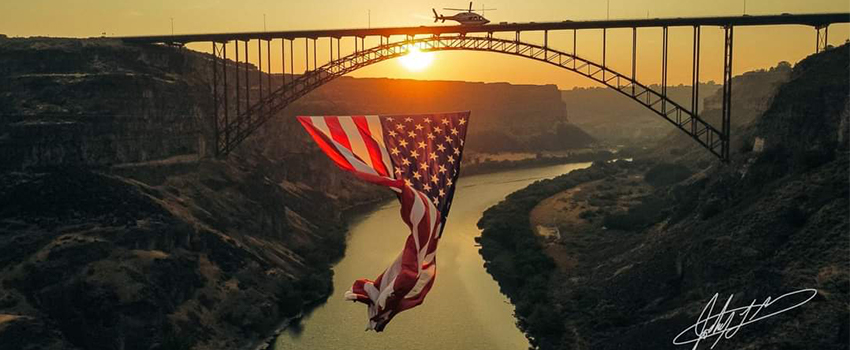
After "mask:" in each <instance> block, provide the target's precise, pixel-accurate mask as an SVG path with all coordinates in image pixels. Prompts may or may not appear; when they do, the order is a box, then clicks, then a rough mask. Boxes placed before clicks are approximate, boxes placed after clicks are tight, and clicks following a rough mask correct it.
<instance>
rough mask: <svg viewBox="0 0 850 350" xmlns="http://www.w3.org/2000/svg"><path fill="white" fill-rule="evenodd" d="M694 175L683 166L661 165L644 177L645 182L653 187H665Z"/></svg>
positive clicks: (650, 170) (653, 168)
mask: <svg viewBox="0 0 850 350" xmlns="http://www.w3.org/2000/svg"><path fill="white" fill-rule="evenodd" d="M691 175H693V172H691V170H690V169H688V168H687V167H685V166H684V165H681V164H673V163H661V164H658V165H656V166H654V167H652V168H651V169H649V171H647V172H646V174H645V175H644V181H646V182H647V183H648V184H650V185H652V186H653V187H663V186H669V185H672V184H675V183H677V182H680V181H682V180H684V179H687V178H689V177H691Z"/></svg>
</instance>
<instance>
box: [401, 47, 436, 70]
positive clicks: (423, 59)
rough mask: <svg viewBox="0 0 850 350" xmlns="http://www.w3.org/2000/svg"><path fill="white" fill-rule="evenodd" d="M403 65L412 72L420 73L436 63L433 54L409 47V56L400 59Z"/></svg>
mask: <svg viewBox="0 0 850 350" xmlns="http://www.w3.org/2000/svg"><path fill="white" fill-rule="evenodd" d="M399 60H400V61H401V65H402V66H404V68H407V70H409V71H411V72H418V71H421V70H423V69H425V68H428V67H429V66H430V65H431V62H434V53H433V52H422V51H419V48H418V47H416V46H411V47H408V49H407V55H404V56H401V58H399Z"/></svg>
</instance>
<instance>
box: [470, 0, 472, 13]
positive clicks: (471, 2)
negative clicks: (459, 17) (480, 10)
mask: <svg viewBox="0 0 850 350" xmlns="http://www.w3.org/2000/svg"><path fill="white" fill-rule="evenodd" d="M469 12H472V1H470V2H469Z"/></svg>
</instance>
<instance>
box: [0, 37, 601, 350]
mask: <svg viewBox="0 0 850 350" xmlns="http://www.w3.org/2000/svg"><path fill="white" fill-rule="evenodd" d="M249 68H250V67H249ZM207 69H209V60H208V57H207V56H206V55H203V54H199V53H196V52H192V51H188V50H185V49H177V48H170V47H162V46H152V47H151V46H128V45H123V44H121V43H120V42H118V41H115V40H110V39H93V40H71V39H51V38H32V39H8V38H5V37H4V38H0V170H2V173H0V203H2V206H0V262H2V263H0V349H3V350H5V349H234V348H242V347H246V346H250V345H254V344H255V342H254V341H255V340H256V339H257V338H260V337H265V336H267V335H269V334H270V333H271V332H272V331H273V330H274V329H275V328H276V327H277V326H278V325H279V324H280V322H281V321H283V320H284V319H286V318H287V317H290V316H293V315H297V314H299V313H300V312H301V311H302V310H304V309H305V308H306V307H307V306H305V305H306V304H308V303H309V302H313V301H316V300H320V299H321V298H322V297H323V296H324V295H327V293H328V291H329V288H330V286H331V284H330V270H329V266H330V265H329V264H330V263H331V262H333V261H334V260H335V259H337V258H339V257H340V256H341V255H342V254H343V250H344V242H345V232H346V231H345V227H344V222H345V220H344V218H343V217H341V214H340V213H341V212H342V211H343V210H344V209H346V208H350V207H351V206H353V205H357V204H362V203H369V202H374V201H377V200H382V199H386V198H388V197H387V196H388V193H387V192H386V191H381V190H380V189H377V188H375V187H371V186H367V185H365V184H363V183H362V182H360V181H357V180H356V179H353V178H352V177H350V176H348V175H346V174H344V173H342V172H341V171H339V170H337V169H336V168H335V167H334V166H333V165H332V164H331V163H330V161H328V160H327V159H326V157H325V156H323V155H322V154H321V153H320V151H319V150H318V148H317V147H315V145H314V144H313V143H312V142H311V141H310V140H309V139H308V137H307V135H306V133H304V132H303V130H301V127H300V126H299V125H298V124H297V123H295V122H293V119H292V118H291V117H292V116H294V115H295V114H296V113H297V114H306V115H322V114H337V115H347V114H353V113H364V112H373V113H392V112H402V111H404V112H415V111H441V110H455V109H472V110H473V111H474V112H475V113H476V115H478V118H477V120H480V122H478V123H479V125H480V126H477V127H476V129H479V128H480V129H481V130H482V131H481V132H480V133H479V136H480V137H482V138H481V140H482V141H473V142H478V143H479V146H476V147H479V149H480V150H484V151H487V150H491V149H492V150H498V149H497V148H496V145H499V146H500V145H501V143H498V144H497V143H495V142H492V143H488V141H486V140H485V139H484V138H485V136H482V135H490V134H495V133H498V132H499V131H498V130H500V129H504V128H505V127H507V126H510V127H517V128H518V130H521V132H517V133H515V134H513V135H512V137H515V138H514V141H515V143H514V145H513V146H510V147H514V148H516V149H521V150H524V149H526V147H538V146H539V147H548V148H552V149H555V150H558V149H564V148H568V147H582V146H584V145H586V143H587V142H589V141H590V139H589V138H587V137H586V135H583V133H582V132H581V131H580V130H578V129H575V127H573V126H570V125H568V124H564V123H562V122H561V121H562V120H561V119H562V116H563V113H562V112H563V103H562V102H561V101H560V99H559V98H558V96H557V90H555V88H554V87H532V86H520V87H514V86H509V85H507V84H464V83H448V82H422V83H420V82H412V81H393V80H387V79H366V80H355V79H348V78H343V79H340V80H339V81H338V82H335V83H334V84H331V85H329V86H326V87H324V88H322V89H321V90H319V91H315V92H314V93H311V94H310V95H308V96H307V97H305V98H304V99H303V100H301V101H299V102H298V103H296V104H295V105H293V106H292V107H290V108H288V109H287V110H286V111H284V113H283V116H284V117H283V118H276V119H273V120H272V121H270V122H269V123H268V124H266V127H265V128H263V129H262V130H260V131H259V132H258V133H257V134H256V135H253V136H252V137H251V138H249V139H248V140H247V141H246V142H245V143H244V144H243V145H241V146H240V147H239V148H238V149H237V150H236V152H235V153H233V154H231V155H230V156H229V157H228V158H227V159H225V160H214V159H210V158H207V157H204V156H205V155H207V154H209V153H210V147H209V144H210V141H209V140H211V136H212V130H211V129H210V127H209V126H210V125H212V124H211V120H210V116H211V115H212V113H211V109H212V105H211V101H210V100H211V99H210V97H209V96H210V91H209V90H210V88H209V78H210V74H209V72H208V71H207ZM252 69H253V68H252ZM250 76H251V78H252V83H256V81H255V80H253V79H255V78H254V77H255V76H256V74H251V75H250ZM273 78H274V79H279V77H273ZM405 91H407V93H405ZM411 91H413V92H415V93H411ZM376 95H377V96H385V97H386V98H385V99H375V98H371V97H370V96H376ZM457 95H463V96H466V97H465V99H466V100H469V101H471V102H469V103H460V102H458V99H456V98H454V97H455V96H457ZM450 97H452V98H450ZM423 100H424V101H425V102H427V103H423ZM347 101H355V102H347ZM447 101H448V102H447ZM458 103H460V104H458ZM391 107H392V108H395V109H392V108H391ZM520 120H522V121H523V122H524V123H521V122H520ZM529 120H532V121H535V123H528V121H529ZM559 122H561V123H560V125H561V127H560V128H558V129H550V128H549V126H551V125H555V124H558V123H559ZM541 125H545V126H546V127H542V126H541ZM485 131H486V132H485ZM565 135H567V136H572V135H578V136H577V137H565V138H562V137H563V136H565ZM562 140H567V141H568V142H566V143H565V142H562ZM471 147H472V146H471ZM473 148H475V147H473Z"/></svg>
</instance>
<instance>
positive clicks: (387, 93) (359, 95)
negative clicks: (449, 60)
mask: <svg viewBox="0 0 850 350" xmlns="http://www.w3.org/2000/svg"><path fill="white" fill-rule="evenodd" d="M290 110H291V111H293V112H295V113H303V112H304V111H310V112H315V113H317V114H322V113H326V114H351V113H369V114H394V113H428V112H444V111H459V110H469V111H472V116H473V117H472V118H473V119H472V124H471V125H472V126H471V127H470V129H469V135H468V138H469V142H468V144H467V149H469V150H473V151H480V152H500V151H514V152H516V151H519V152H535V151H554V150H564V149H570V148H583V147H587V146H588V145H589V144H590V143H592V142H594V141H595V140H594V139H593V138H592V137H590V136H589V135H588V134H587V133H585V132H584V131H582V130H581V129H580V128H578V127H576V126H575V125H569V124H568V123H567V119H566V108H565V106H564V102H563V101H561V96H560V92H559V91H558V89H557V87H556V86H555V85H514V84H508V83H475V82H460V81H422V80H407V79H387V78H351V77H342V78H339V79H337V80H334V81H332V82H330V83H328V84H327V85H325V86H323V87H321V88H319V89H318V90H316V91H315V92H313V93H311V94H309V95H307V96H305V97H303V98H302V99H301V100H299V101H298V102H297V103H296V104H295V106H294V107H292V108H290Z"/></svg>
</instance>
